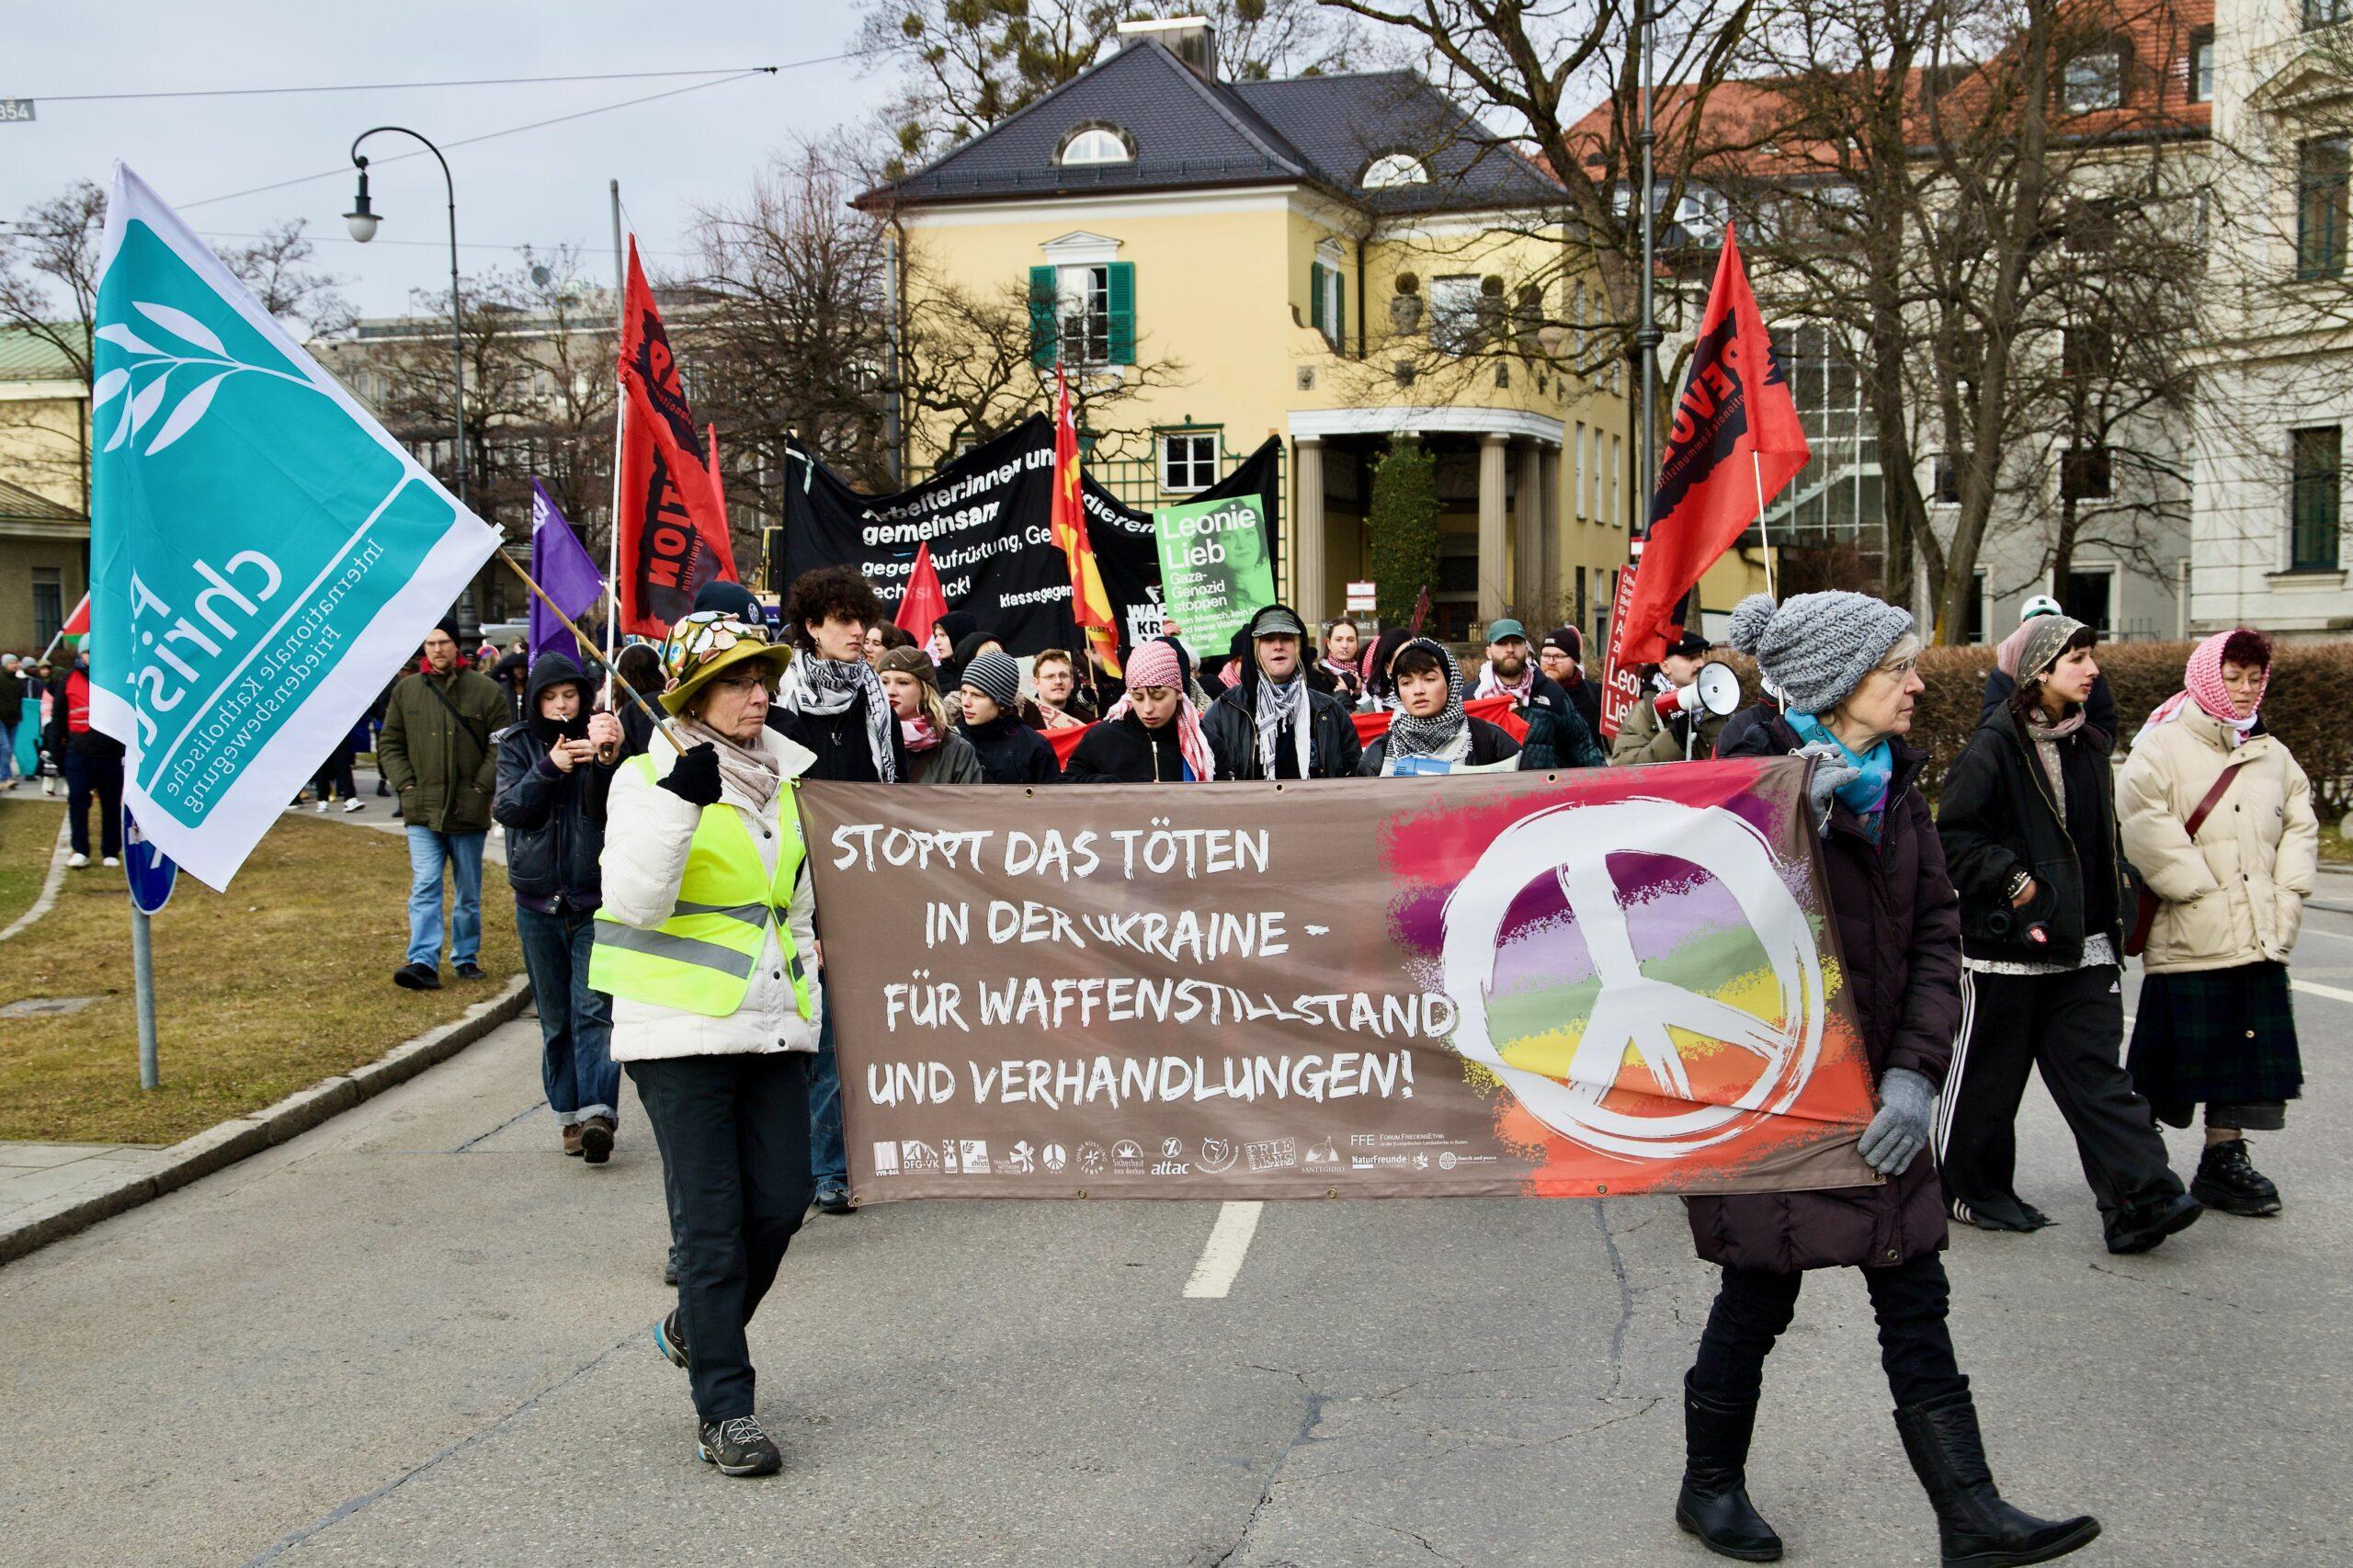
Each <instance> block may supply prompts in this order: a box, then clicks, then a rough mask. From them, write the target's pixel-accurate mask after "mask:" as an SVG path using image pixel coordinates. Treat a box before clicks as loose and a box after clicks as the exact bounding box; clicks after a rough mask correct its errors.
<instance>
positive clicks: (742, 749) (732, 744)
mask: <svg viewBox="0 0 2353 1568" xmlns="http://www.w3.org/2000/svg"><path fill="white" fill-rule="evenodd" d="M678 728H679V729H681V730H683V731H684V732H685V733H686V736H687V740H688V743H689V744H692V743H694V742H697V741H709V742H710V746H711V749H712V750H713V751H715V752H717V753H718V754H719V781H720V784H721V786H722V788H724V789H727V790H733V792H734V793H736V794H739V795H741V796H743V797H744V798H745V801H747V802H749V803H750V804H751V805H752V806H753V808H754V809H755V810H756V812H757V813H758V814H759V815H761V816H766V815H767V812H768V808H769V807H770V806H772V805H774V804H775V803H776V792H777V791H778V790H779V789H781V788H783V785H784V769H783V767H781V766H779V764H778V762H777V760H776V758H775V757H774V756H771V755H769V752H768V748H767V737H766V735H765V734H763V735H762V737H761V739H760V741H759V742H758V743H757V749H754V748H753V747H752V746H746V745H745V744H743V743H742V742H740V741H734V740H731V739H729V738H728V737H727V736H725V735H722V734H721V733H719V732H718V731H717V730H714V729H712V728H711V727H710V725H709V724H706V723H704V722H702V721H701V720H699V719H680V720H679V721H678Z"/></svg>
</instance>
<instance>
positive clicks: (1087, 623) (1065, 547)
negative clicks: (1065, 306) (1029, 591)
mask: <svg viewBox="0 0 2353 1568" xmlns="http://www.w3.org/2000/svg"><path fill="white" fill-rule="evenodd" d="M1054 384H1055V387H1056V392H1055V398H1054V505H1053V510H1052V512H1051V514H1050V517H1049V521H1050V524H1051V530H1052V534H1053V540H1054V545H1055V548H1056V549H1058V550H1060V551H1062V552H1063V560H1065V561H1067V562H1069V563H1070V613H1071V619H1073V620H1074V621H1076V622H1077V623H1078V627H1079V630H1080V631H1084V632H1086V641H1087V644H1088V645H1089V646H1090V647H1092V648H1093V649H1094V650H1095V656H1096V657H1097V659H1099V660H1101V661H1102V664H1103V667H1104V668H1105V669H1106V670H1108V671H1109V672H1110V673H1111V674H1113V675H1115V676H1116V675H1118V674H1119V673H1120V631H1119V623H1118V622H1117V621H1115V620H1114V619H1112V618H1111V596H1110V595H1109V594H1108V593H1106V592H1105V591H1104V588H1103V574H1102V572H1101V570H1100V569H1099V568H1098V567H1097V565H1096V563H1095V547H1094V546H1093V545H1092V544H1090V543H1088V542H1087V538H1086V502H1085V500H1084V498H1083V497H1082V495H1081V494H1080V491H1079V474H1078V424H1077V422H1076V421H1075V420H1074V419H1073V418H1072V417H1071V408H1070V381H1069V380H1068V379H1067V378H1066V377H1064V376H1063V368H1062V366H1061V365H1060V364H1059V363H1058V364H1056V365H1055V366H1054Z"/></svg>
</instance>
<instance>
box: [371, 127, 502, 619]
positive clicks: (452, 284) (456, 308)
mask: <svg viewBox="0 0 2353 1568" xmlns="http://www.w3.org/2000/svg"><path fill="white" fill-rule="evenodd" d="M387 133H390V134H393V135H399V136H407V137H412V138H415V140H416V141H417V142H422V143H423V144H424V147H425V150H426V152H428V153H432V154H433V161H434V162H435V163H437V164H439V165H441V185H442V188H443V189H444V190H445V191H447V192H448V194H449V369H450V371H451V373H452V383H451V384H452V385H454V386H455V387H456V389H457V416H458V424H457V440H456V442H455V443H454V445H455V446H456V448H457V457H458V504H459V505H460V506H464V505H465V504H466V346H465V336H464V325H465V318H464V315H463V313H462V311H461V309H460V303H459V298H458V185H457V181H455V180H453V179H451V178H450V177H449V159H447V158H445V157H443V156H442V155H441V149H440V148H438V147H436V146H435V145H434V144H433V142H431V140H429V139H428V138H426V137H425V136H423V135H421V134H419V133H418V132H416V131H411V130H410V129H409V128H408V127H407V126H405V125H380V126H377V127H376V128H375V129H374V130H372V131H361V132H360V133H359V134H358V135H357V136H355V137H353V138H352V139H351V162H352V166H353V167H355V168H357V169H358V171H359V194H358V199H356V200H355V201H354V202H353V203H352V208H351V210H350V211H348V212H347V213H345V214H344V215H343V222H344V224H345V226H346V227H347V228H348V229H349V230H350V231H351V237H352V238H353V239H354V240H357V241H358V243H359V244H363V245H364V244H367V243H368V242H369V240H372V239H374V238H375V237H376V227H377V225H378V224H379V223H380V222H382V220H381V219H380V218H379V217H378V216H377V215H376V210H375V209H374V208H372V207H370V206H369V202H368V160H367V159H366V158H364V157H362V156H361V155H360V153H359V144H360V143H361V142H365V141H367V140H368V138H369V137H370V136H381V135H384V134H387ZM481 635H482V623H481V621H480V620H479V619H477V617H476V616H475V614H474V591H473V586H472V584H468V585H467V587H466V591H465V592H464V593H462V594H460V595H459V596H458V639H459V642H460V643H466V642H472V641H473V640H474V639H475V638H477V637H479V636H481Z"/></svg>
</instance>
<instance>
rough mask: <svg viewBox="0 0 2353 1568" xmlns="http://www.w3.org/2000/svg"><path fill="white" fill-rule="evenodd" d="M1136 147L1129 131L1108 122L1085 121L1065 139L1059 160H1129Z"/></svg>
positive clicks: (1133, 155)
mask: <svg viewBox="0 0 2353 1568" xmlns="http://www.w3.org/2000/svg"><path fill="white" fill-rule="evenodd" d="M1135 156H1136V150H1135V148H1134V147H1133V146H1132V145H1131V144H1130V143H1129V142H1128V137H1127V132H1125V131H1120V130H1119V129H1118V128H1116V127H1114V126H1108V125H1083V126H1081V127H1079V128H1078V129H1077V130H1076V131H1072V132H1071V133H1070V135H1069V136H1068V137H1066V138H1065V139H1064V140H1063V150H1062V152H1061V153H1060V154H1059V155H1058V156H1057V157H1056V158H1055V160H1054V161H1055V162H1056V163H1058V164H1129V163H1133V162H1134V161H1135Z"/></svg>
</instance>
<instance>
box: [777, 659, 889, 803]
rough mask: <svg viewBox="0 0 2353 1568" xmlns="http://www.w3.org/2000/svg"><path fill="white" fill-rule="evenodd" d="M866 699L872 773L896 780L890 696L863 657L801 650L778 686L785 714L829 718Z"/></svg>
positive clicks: (778, 702) (884, 780)
mask: <svg viewBox="0 0 2353 1568" xmlns="http://www.w3.org/2000/svg"><path fill="white" fill-rule="evenodd" d="M861 693H862V694H864V696H865V698H866V744H867V746H868V748H869V749H870V750H871V751H872V753H873V754H874V776H875V777H876V778H880V779H881V781H882V782H883V783H885V784H895V783H897V782H898V781H899V775H898V769H897V767H896V766H895V760H894V756H893V754H892V749H891V730H892V725H893V724H895V723H896V722H897V721H896V720H894V719H893V718H892V715H891V699H889V698H888V697H885V696H884V695H883V694H882V677H881V676H878V675H876V674H875V673H874V666H873V665H870V664H868V663H867V662H866V661H865V660H864V659H824V658H819V657H818V656H817V655H816V654H814V653H805V652H804V653H801V655H800V656H799V657H798V658H796V659H794V660H793V661H792V663H791V665H790V666H788V667H787V668H786V670H785V672H784V680H783V681H782V683H780V684H779V686H778V687H777V693H776V700H777V705H778V706H779V707H780V708H782V709H783V710H785V711H786V712H788V713H813V714H815V715H817V716H818V717H820V718H830V717H831V716H833V715H834V714H835V713H839V712H841V711H842V710H844V709H846V708H847V707H848V706H849V705H850V704H851V703H853V702H855V701H857V700H858V697H859V695H860V694H861Z"/></svg>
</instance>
